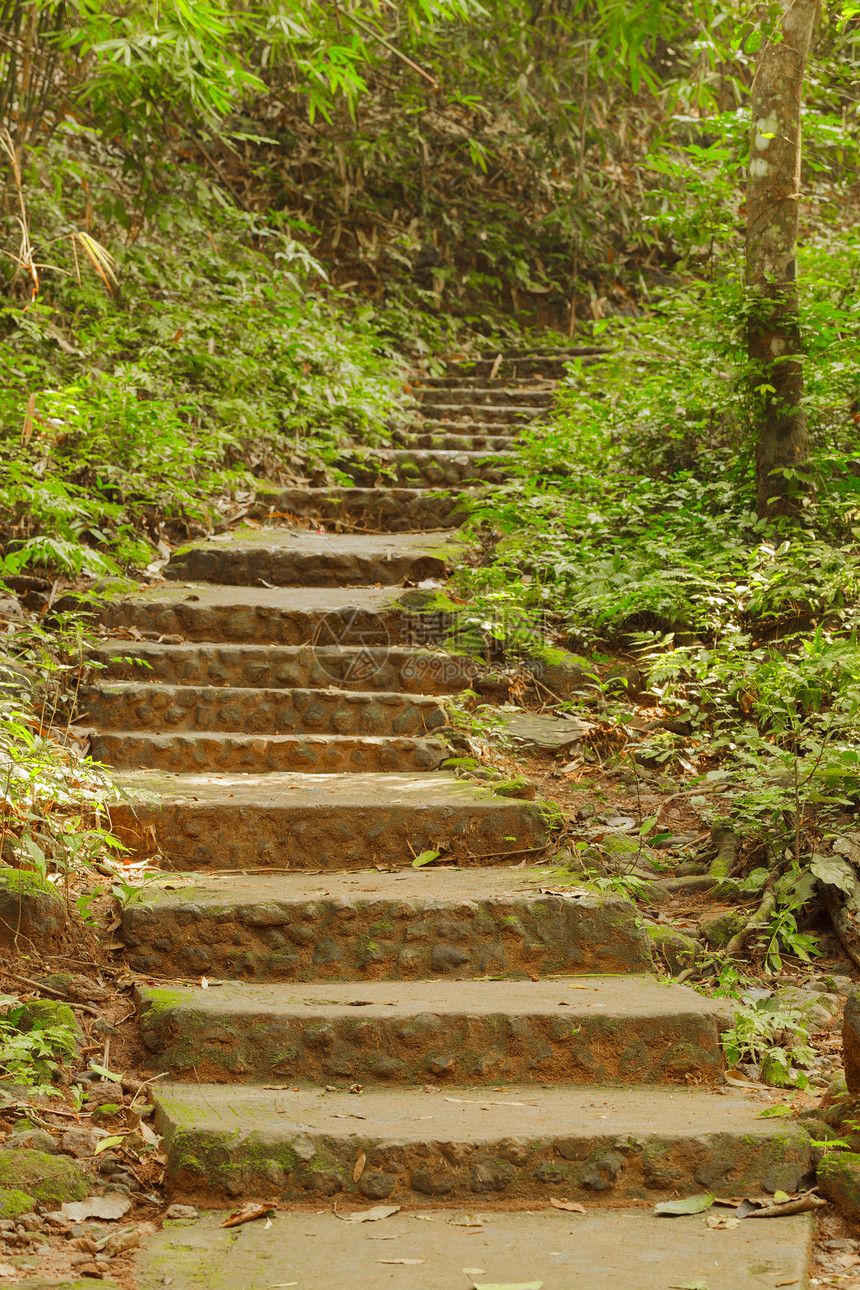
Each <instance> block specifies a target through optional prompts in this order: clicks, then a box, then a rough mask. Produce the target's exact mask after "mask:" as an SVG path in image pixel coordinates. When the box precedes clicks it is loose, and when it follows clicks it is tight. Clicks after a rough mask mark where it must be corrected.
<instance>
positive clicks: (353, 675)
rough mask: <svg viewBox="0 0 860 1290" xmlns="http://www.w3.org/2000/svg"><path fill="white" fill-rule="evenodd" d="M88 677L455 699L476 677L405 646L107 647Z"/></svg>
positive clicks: (458, 660) (466, 662)
mask: <svg viewBox="0 0 860 1290" xmlns="http://www.w3.org/2000/svg"><path fill="white" fill-rule="evenodd" d="M88 658H89V659H90V660H91V661H92V662H93V663H96V664H98V665H99V670H98V671H96V672H94V673H93V675H95V676H97V677H102V676H104V677H108V678H111V679H116V680H127V681H131V680H145V679H149V680H151V681H159V682H166V683H167V684H171V685H218V686H221V685H238V686H259V685H262V686H265V687H266V688H267V689H280V688H285V689H291V688H293V687H298V688H300V689H309V688H320V689H328V688H331V687H332V686H335V687H337V688H338V689H341V690H390V691H398V692H400V693H405V694H457V693H458V692H459V691H460V690H463V689H466V688H467V686H469V685H470V683H471V682H472V680H473V679H474V676H475V673H476V672H477V670H478V664H477V663H476V661H475V660H474V659H473V658H471V657H470V656H469V655H466V654H446V653H443V652H442V651H441V650H427V649H417V648H409V647H407V646H395V645H392V646H389V647H388V648H382V647H379V646H367V647H365V648H363V649H357V648H355V647H346V648H342V647H340V646H336V645H205V644H184V645H158V644H156V643H155V642H153V641H135V642H134V643H131V642H126V641H123V642H112V643H105V644H100V645H98V646H95V647H94V648H92V649H91V650H90V651H89V653H88Z"/></svg>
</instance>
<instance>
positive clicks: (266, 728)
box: [78, 681, 448, 736]
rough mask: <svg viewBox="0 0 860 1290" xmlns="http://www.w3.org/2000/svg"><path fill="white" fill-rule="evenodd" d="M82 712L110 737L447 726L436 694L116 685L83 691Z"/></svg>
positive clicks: (410, 730)
mask: <svg viewBox="0 0 860 1290" xmlns="http://www.w3.org/2000/svg"><path fill="white" fill-rule="evenodd" d="M78 706H79V708H80V709H81V710H82V711H83V712H85V713H86V719H87V720H88V721H89V722H90V724H91V725H94V726H96V727H98V728H100V729H109V730H157V731H159V732H164V731H167V732H173V731H180V730H184V731H200V732H212V733H216V732H217V733H219V734H231V733H234V734H246V735H251V734H257V735H259V734H262V735H284V734H297V733H299V732H301V733H304V734H332V735H413V736H414V735H418V736H421V735H426V734H429V733H430V732H431V731H433V730H439V729H440V728H441V727H442V726H444V725H447V722H448V717H447V714H446V712H445V709H444V707H443V706H442V705H441V703H440V701H439V699H438V698H435V697H434V696H432V695H421V694H397V693H396V692H394V693H391V692H388V693H386V692H384V691H362V690H340V689H325V690H323V689H299V688H295V689H267V688H263V687H262V686H260V687H257V686H215V685H165V684H163V683H159V682H150V683H146V682H138V681H114V682H104V683H102V684H101V685H82V686H81V687H80V689H79V691H78Z"/></svg>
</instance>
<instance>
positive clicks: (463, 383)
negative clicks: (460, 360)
mask: <svg viewBox="0 0 860 1290" xmlns="http://www.w3.org/2000/svg"><path fill="white" fill-rule="evenodd" d="M555 387H556V381H554V380H553V379H552V378H551V377H548V378H544V377H542V376H502V377H493V379H492V381H488V375H487V374H486V373H485V374H483V375H477V376H469V375H467V374H466V373H460V374H459V375H456V374H455V375H454V376H427V377H424V379H423V380H422V381H421V384H420V385H417V386H415V392H416V393H420V392H423V391H424V390H450V389H462V390H475V389H478V390H493V391H499V392H501V393H502V394H505V393H506V392H507V391H509V390H513V391H517V390H523V391H525V392H526V393H529V392H532V391H534V392H535V393H537V394H543V393H545V392H547V391H549V393H552V392H553V390H554V389H555Z"/></svg>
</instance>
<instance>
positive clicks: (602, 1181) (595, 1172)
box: [582, 1151, 624, 1191]
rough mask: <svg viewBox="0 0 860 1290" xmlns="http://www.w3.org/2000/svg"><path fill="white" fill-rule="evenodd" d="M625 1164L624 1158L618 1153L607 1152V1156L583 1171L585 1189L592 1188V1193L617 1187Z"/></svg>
mask: <svg viewBox="0 0 860 1290" xmlns="http://www.w3.org/2000/svg"><path fill="white" fill-rule="evenodd" d="M623 1164H624V1157H623V1156H620V1155H619V1154H618V1153H617V1152H616V1151H607V1152H606V1154H605V1155H603V1156H598V1158H597V1159H596V1160H592V1161H591V1162H590V1164H589V1165H588V1166H587V1167H586V1169H585V1170H584V1171H583V1174H582V1185H583V1187H590V1188H591V1190H592V1191H609V1189H610V1188H611V1187H614V1186H615V1180H616V1179H617V1177H618V1174H619V1172H620V1170H621V1168H622V1166H623Z"/></svg>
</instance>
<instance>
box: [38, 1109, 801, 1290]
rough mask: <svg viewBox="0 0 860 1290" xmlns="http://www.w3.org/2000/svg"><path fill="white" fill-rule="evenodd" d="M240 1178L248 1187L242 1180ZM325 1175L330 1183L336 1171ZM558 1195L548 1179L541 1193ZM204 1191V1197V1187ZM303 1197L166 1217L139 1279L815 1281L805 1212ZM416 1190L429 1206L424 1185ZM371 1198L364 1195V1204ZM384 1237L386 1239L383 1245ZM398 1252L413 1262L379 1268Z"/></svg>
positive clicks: (563, 1288)
mask: <svg viewBox="0 0 860 1290" xmlns="http://www.w3.org/2000/svg"><path fill="white" fill-rule="evenodd" d="M344 1114H347V1112H344ZM356 1140H357V1139H354V1141H356ZM276 1164H277V1162H276V1161H273V1169H272V1176H271V1178H267V1182H266V1185H265V1186H261V1187H260V1188H259V1190H258V1191H257V1192H256V1193H255V1198H256V1197H268V1196H270V1195H272V1193H273V1190H275V1185H276V1183H277V1181H279V1180H280V1176H281V1175H280V1174H279V1173H278V1172H277V1169H276V1168H275V1167H274V1166H275V1165H276ZM219 1165H221V1167H222V1169H223V1168H224V1166H223V1164H222V1162H220V1161H219ZM378 1172H380V1173H383V1172H386V1171H383V1170H379V1171H378ZM332 1177H333V1176H332ZM273 1184H275V1185H273ZM235 1185H237V1186H240V1184H239V1183H238V1181H237V1182H236V1183H235ZM327 1185H329V1186H336V1185H337V1179H334V1181H333V1182H332V1181H331V1180H329V1181H328V1183H327ZM366 1188H367V1190H366V1192H364V1193H361V1196H362V1198H363V1197H364V1196H365V1195H367V1196H369V1197H371V1198H372V1199H375V1197H373V1193H372V1192H371V1191H370V1189H369V1188H370V1184H369V1183H368V1184H366ZM320 1190H321V1191H322V1194H323V1195H325V1190H324V1188H320ZM747 1190H749V1191H755V1188H747ZM235 1194H236V1195H239V1194H241V1193H240V1192H237V1193H235ZM555 1194H556V1189H554V1188H552V1187H551V1186H550V1187H547V1188H545V1189H544V1191H543V1192H542V1193H541V1195H542V1196H549V1195H555ZM227 1195H231V1196H232V1195H233V1193H231V1192H227ZM200 1196H201V1200H202V1201H203V1202H204V1203H206V1201H207V1193H206V1192H205V1190H204V1189H203V1188H201V1189H200ZM306 1199H312V1200H313V1202H314V1209H315V1210H316V1211H317V1212H316V1213H308V1212H307V1211H306V1210H305V1209H304V1208H302V1209H301V1210H298V1211H296V1212H294V1213H286V1214H284V1213H279V1214H277V1215H276V1216H273V1218H272V1222H271V1225H267V1224H265V1223H246V1224H245V1225H244V1226H242V1227H238V1228H230V1229H226V1230H225V1229H224V1228H223V1227H219V1226H218V1224H219V1222H220V1221H221V1219H222V1218H223V1217H226V1215H225V1214H222V1213H215V1214H205V1215H203V1216H202V1217H201V1220H200V1221H199V1222H196V1223H191V1224H188V1223H182V1224H181V1225H179V1227H177V1225H176V1224H167V1225H166V1226H165V1228H164V1230H163V1231H161V1232H156V1234H155V1236H154V1237H152V1238H151V1240H148V1241H147V1242H146V1246H145V1248H144V1250H143V1251H142V1253H141V1254H140V1255H139V1256H138V1258H137V1260H136V1265H137V1272H138V1275H139V1277H140V1281H139V1284H140V1286H141V1290H156V1287H159V1290H160V1287H161V1286H162V1285H163V1284H164V1269H165V1268H166V1267H169V1269H170V1281H171V1284H172V1287H173V1290H200V1288H201V1287H202V1286H205V1287H206V1290H238V1287H241V1290H268V1287H270V1286H273V1285H275V1286H276V1285H289V1284H290V1282H291V1281H296V1280H297V1278H298V1279H299V1284H300V1285H301V1286H303V1287H308V1288H309V1290H319V1288H320V1287H324V1286H337V1287H340V1286H348V1287H349V1290H383V1288H385V1290H388V1288H389V1287H392V1288H393V1287H398V1288H399V1287H407V1286H408V1290H440V1287H441V1288H442V1290H449V1288H451V1287H464V1288H465V1287H466V1286H467V1285H474V1284H475V1283H476V1282H478V1283H490V1284H494V1285H499V1284H503V1285H507V1286H510V1285H512V1284H516V1285H521V1286H522V1285H541V1286H544V1287H545V1290H573V1288H574V1287H576V1290H619V1286H629V1287H630V1288H631V1290H666V1287H667V1286H688V1287H692V1286H701V1287H704V1286H707V1287H708V1290H764V1288H765V1287H771V1286H790V1287H791V1288H792V1290H807V1287H808V1285H809V1282H808V1280H807V1272H808V1268H809V1260H810V1258H811V1254H812V1233H813V1226H812V1222H811V1216H810V1215H808V1214H799V1215H796V1216H795V1217H793V1218H781V1219H780V1220H779V1221H778V1222H774V1223H768V1222H763V1223H762V1222H759V1223H742V1224H741V1226H740V1227H739V1228H738V1229H737V1230H736V1231H734V1232H729V1233H727V1232H721V1231H712V1230H711V1229H710V1228H708V1227H707V1225H706V1224H705V1222H704V1220H703V1218H702V1216H701V1214H700V1215H697V1216H696V1217H691V1218H676V1219H673V1220H672V1221H671V1223H669V1224H668V1226H667V1224H666V1223H664V1222H658V1221H657V1220H655V1219H654V1216H653V1215H652V1214H651V1213H650V1211H648V1210H642V1209H635V1210H624V1211H621V1210H610V1211H606V1210H599V1209H597V1208H596V1206H594V1204H591V1205H588V1209H587V1213H585V1214H565V1213H560V1212H559V1211H558V1210H554V1209H551V1208H549V1207H547V1208H546V1209H544V1210H543V1212H541V1213H532V1212H530V1211H529V1212H526V1213H514V1212H511V1211H510V1210H499V1209H498V1208H497V1207H496V1206H488V1205H487V1204H486V1199H488V1198H485V1200H484V1203H480V1202H481V1197H480V1196H475V1195H474V1194H471V1193H470V1194H467V1199H466V1200H465V1201H464V1202H463V1203H465V1204H468V1206H469V1208H470V1209H475V1208H478V1209H479V1210H480V1213H481V1217H482V1218H483V1220H484V1226H483V1227H482V1228H476V1227H474V1226H470V1227H467V1226H463V1223H462V1220H463V1206H462V1204H461V1207H460V1209H459V1210H458V1211H454V1210H439V1211H437V1212H436V1213H434V1215H433V1220H434V1221H433V1222H431V1223H426V1222H425V1223H419V1222H416V1221H415V1215H414V1214H411V1213H406V1212H404V1213H400V1214H395V1215H394V1216H393V1217H392V1218H387V1219H386V1220H385V1222H384V1223H381V1224H380V1223H377V1224H371V1227H373V1228H382V1229H383V1231H381V1232H379V1231H374V1232H373V1233H372V1235H370V1234H366V1229H365V1228H364V1227H358V1228H356V1227H355V1226H354V1225H353V1224H352V1223H344V1222H342V1221H341V1219H342V1218H343V1217H344V1215H343V1214H341V1215H340V1217H339V1216H338V1214H335V1213H333V1212H331V1202H327V1203H326V1204H325V1206H324V1205H323V1204H322V1203H321V1200H320V1197H319V1196H318V1195H317V1196H313V1195H311V1197H308V1196H307V1194H306ZM416 1200H417V1201H418V1202H419V1203H420V1205H421V1208H422V1210H423V1209H426V1206H427V1199H426V1197H425V1196H423V1195H419V1196H417V1197H416ZM370 1203H371V1201H370V1200H369V1199H362V1201H361V1208H362V1209H367V1208H369V1206H370ZM225 1205H226V1202H225ZM228 1208H229V1209H234V1208H235V1206H234V1205H233V1204H232V1203H231V1204H230V1205H229V1207H228ZM488 1210H491V1212H488ZM667 1222H668V1220H667ZM655 1229H656V1230H655ZM382 1238H384V1244H380V1243H379V1242H380V1240H381V1239H382ZM398 1258H400V1259H403V1260H404V1261H405V1262H407V1263H408V1264H410V1265H411V1266H406V1267H397V1266H394V1267H385V1266H380V1264H381V1263H384V1262H385V1261H389V1262H391V1263H396V1262H397V1260H398ZM478 1264H479V1265H480V1269H481V1270H480V1271H478V1267H477V1265H478ZM464 1269H466V1275H464ZM33 1290H38V1287H35V1286H34V1287H33Z"/></svg>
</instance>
